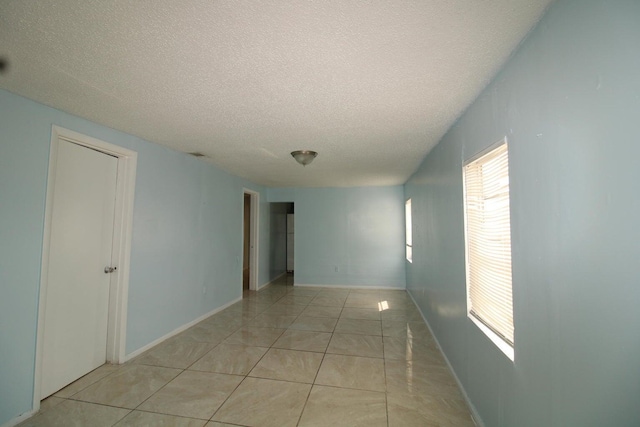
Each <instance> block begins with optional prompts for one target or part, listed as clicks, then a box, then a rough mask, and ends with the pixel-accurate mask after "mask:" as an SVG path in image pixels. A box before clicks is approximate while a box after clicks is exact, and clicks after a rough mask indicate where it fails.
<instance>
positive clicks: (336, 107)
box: [0, 0, 550, 187]
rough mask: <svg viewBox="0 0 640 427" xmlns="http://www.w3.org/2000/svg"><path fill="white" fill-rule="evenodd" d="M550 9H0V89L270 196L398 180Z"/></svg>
mask: <svg viewBox="0 0 640 427" xmlns="http://www.w3.org/2000/svg"><path fill="white" fill-rule="evenodd" d="M549 3H550V0H540V1H534V0H415V1H410V0H407V1H384V0H378V1H375V0H370V1H364V0H341V1H337V0H318V1H310V0H270V1H266V0H263V1H257V0H256V1H247V0H221V1H211V0H201V1H193V0H189V1H177V0H147V1H143V0H137V1H124V0H120V1H116V0H111V1H108V0H57V1H24V0H10V1H7V0H2V1H1V2H0V55H2V56H4V57H5V58H6V59H7V60H8V61H9V69H8V71H7V72H5V73H4V74H2V75H0V87H3V88H5V89H7V90H9V91H11V92H14V93H17V94H20V95H23V96H26V97H28V98H31V99H34V100H36V101H39V102H42V103H44V104H47V105H50V106H52V107H55V108H58V109H61V110H63V111H67V112H70V113H73V114H76V115H79V116H82V117H85V118H87V119H90V120H92V121H95V122H98V123H101V124H104V125H107V126H110V127H113V128H115V129H119V130H122V131H125V132H128V133H131V134H133V135H137V136H139V137H142V138H144V139H147V140H149V141H153V142H156V143H159V144H163V145H166V146H169V147H173V148H174V149H176V150H180V151H184V152H196V151H197V152H201V153H204V154H205V155H206V156H207V157H206V160H205V161H210V162H212V163H214V164H216V165H218V166H219V167H221V168H222V169H224V170H227V171H229V172H231V173H233V174H235V175H239V176H242V177H245V178H247V179H249V180H251V181H254V182H256V183H260V184H264V185H268V186H315V187H318V186H367V185H394V184H402V183H404V182H405V181H406V180H407V178H408V177H409V176H410V175H411V174H412V173H413V172H414V171H415V170H416V168H417V167H418V166H419V164H420V162H421V161H422V159H423V158H424V156H425V155H426V154H427V153H428V152H429V150H430V149H431V148H433V146H434V145H435V144H436V143H437V142H438V141H439V139H440V138H441V137H442V136H443V135H444V133H445V132H446V131H447V130H448V128H449V127H450V126H451V125H452V124H453V122H454V121H455V119H456V118H457V117H458V116H459V115H460V114H461V112H462V111H464V109H465V108H466V107H467V106H468V105H469V104H470V103H471V102H472V101H473V99H474V98H475V97H476V96H477V95H478V93H479V92H480V91H481V90H482V89H483V88H484V87H485V86H486V84H487V83H488V82H489V80H490V79H491V78H492V77H493V76H494V75H495V73H496V72H497V70H498V69H499V67H500V66H502V64H503V63H504V62H505V60H506V59H507V57H508V56H509V54H510V53H511V52H512V51H513V49H514V48H515V47H516V46H517V44H518V43H519V42H520V40H521V39H522V38H523V37H524V36H525V35H526V33H527V32H528V31H529V30H530V29H531V27H532V26H533V25H534V24H535V23H536V22H537V20H538V19H539V18H540V16H541V15H542V13H543V12H544V10H545V9H546V7H547V6H548V4H549ZM298 149H312V150H316V151H318V152H319V153H320V155H319V156H318V158H317V159H316V160H315V161H314V163H313V164H312V165H310V166H307V167H306V168H303V167H302V166H300V165H298V164H297V163H296V162H295V161H294V160H293V158H292V157H291V156H290V155H289V152H291V151H293V150H298Z"/></svg>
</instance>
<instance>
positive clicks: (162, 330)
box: [0, 90, 270, 425]
mask: <svg viewBox="0 0 640 427" xmlns="http://www.w3.org/2000/svg"><path fill="white" fill-rule="evenodd" d="M52 124H56V125H59V126H62V127H64V128H68V129H71V130H74V131H77V132H80V133H83V134H86V135H88V136H91V137H94V138H98V139H101V140H103V141H106V142H110V143H112V144H116V145H119V146H122V147H126V148H130V149H132V150H135V151H137V152H138V169H137V180H136V194H135V206H134V220H133V241H132V254H131V275H130V285H129V306H128V321H127V344H126V351H127V353H131V352H133V351H135V350H137V349H139V348H141V347H142V346H144V345H146V344H148V343H149V342H152V341H154V340H155V339H157V338H159V337H161V336H163V335H165V334H167V333H169V332H171V331H172V330H174V329H175V328H178V327H180V326H182V325H183V324H185V323H188V322H190V321H192V320H194V319H196V318H198V317H199V316H201V315H203V314H205V313H207V312H209V311H211V310H213V309H215V308H217V307H219V306H221V305H223V304H225V303H227V302H230V301H232V300H234V299H236V298H239V297H240V296H241V289H242V284H241V283H242V281H241V277H242V275H241V274H242V273H241V257H242V238H241V233H242V204H243V196H242V193H243V188H248V189H251V190H254V191H259V192H261V204H260V221H261V224H263V226H262V227H261V228H260V236H259V239H260V241H259V245H260V246H259V248H260V254H261V255H262V257H261V259H260V265H259V282H260V283H261V284H262V283H265V282H267V281H269V277H270V276H269V269H268V265H269V264H268V263H269V252H268V251H269V226H268V224H269V205H268V203H267V198H266V193H265V192H264V189H263V188H262V187H260V186H257V185H254V184H252V183H249V182H247V181H244V180H242V179H240V178H237V177H234V176H232V175H229V174H227V173H225V172H222V171H220V170H219V169H217V168H215V167H214V166H212V165H209V164H207V163H205V162H203V161H200V160H197V159H195V158H193V157H191V156H188V155H185V154H182V153H178V152H176V151H173V150H170V149H168V148H165V147H162V146H159V145H156V144H152V143H149V142H146V141H143V140H141V139H139V138H136V137H133V136H131V135H127V134H125V133H122V132H118V131H114V130H112V129H109V128H106V127H104V126H100V125H97V124H95V123H91V122H89V121H87V120H83V119H80V118H78V117H75V116H71V115H69V114H66V113H63V112H61V111H58V110H55V109H52V108H48V107H46V106H44V105H41V104H38V103H36V102H33V101H30V100H27V99H25V98H22V97H19V96H16V95H13V94H11V93H8V92H6V91H3V90H0V425H1V424H4V423H5V422H7V421H8V420H10V419H13V418H14V417H16V416H18V415H20V414H21V413H24V412H27V411H29V410H31V407H32V397H33V375H34V366H35V343H36V325H37V313H38V295H39V283H40V265H41V254H42V236H43V228H44V225H43V224H44V211H45V194H46V185H47V168H48V162H49V145H50V138H51V126H52ZM203 290H204V291H205V293H204V294H203Z"/></svg>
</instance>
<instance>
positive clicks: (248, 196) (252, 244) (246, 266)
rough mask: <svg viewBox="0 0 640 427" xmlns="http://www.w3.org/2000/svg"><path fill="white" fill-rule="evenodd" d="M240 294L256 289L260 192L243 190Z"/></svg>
mask: <svg viewBox="0 0 640 427" xmlns="http://www.w3.org/2000/svg"><path fill="white" fill-rule="evenodd" d="M242 202H243V221H242V295H243V298H245V297H246V296H247V295H248V293H249V292H251V291H256V290H257V289H258V235H259V233H258V226H259V224H258V217H259V212H258V207H259V206H260V194H259V193H256V192H255V191H251V190H247V189H245V190H243V199H242Z"/></svg>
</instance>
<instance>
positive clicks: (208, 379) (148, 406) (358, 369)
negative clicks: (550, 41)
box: [20, 276, 474, 427]
mask: <svg viewBox="0 0 640 427" xmlns="http://www.w3.org/2000/svg"><path fill="white" fill-rule="evenodd" d="M20 425H21V426H89V425H90V426H113V425H116V426H119V427H122V426H185V427H186V426H189V427H191V426H193V427H202V426H207V427H220V426H228V425H229V426H274V427H282V426H349V427H352V426H367V427H375V426H404V427H409V426H421V427H423V426H456V427H458V426H473V425H474V423H473V421H472V420H471V417H470V414H469V411H468V408H467V406H466V403H465V401H464V399H463V398H462V395H461V393H460V391H459V389H458V387H457V385H456V382H455V380H454V379H453V377H452V375H451V373H450V372H449V369H448V368H447V366H446V363H445V362H444V359H443V358H442V355H441V353H440V351H439V350H438V349H437V347H436V344H435V342H434V340H433V338H432V337H431V334H430V333H429V330H428V328H427V327H426V326H425V324H424V322H423V320H422V318H421V316H420V313H419V312H418V311H417V309H416V307H415V305H414V304H413V302H412V301H411V299H410V298H409V296H408V294H407V293H406V292H405V291H401V290H398V291H394V290H357V289H333V288H308V287H293V286H291V278H290V277H289V278H287V277H285V276H283V277H282V279H281V280H280V281H279V282H277V283H274V284H272V285H270V286H268V287H266V288H265V289H263V290H262V291H259V292H249V293H248V294H245V298H244V299H243V300H242V301H241V302H238V303H236V304H234V305H233V306H231V307H228V308H227V309H225V310H223V311H221V312H219V313H217V314H215V315H214V316H211V317H209V318H208V319H206V320H204V321H202V322H200V323H199V324H197V325H195V326H193V327H191V328H189V329H188V330H186V331H184V332H182V333H180V334H179V335H177V336H175V337H173V338H171V339H169V340H167V341H165V342H163V343H162V344H160V345H158V346H156V347H154V348H152V349H151V350H149V351H147V352H146V353H144V354H142V355H140V356H138V357H137V358H135V359H133V360H131V361H130V362H128V363H126V364H124V365H120V366H114V365H104V366H102V367H100V368H98V369H97V370H95V371H93V372H91V373H89V374H88V375H86V376H85V377H83V378H81V379H79V380H78V381H76V382H75V383H73V384H71V385H69V386H67V387H66V388H64V389H62V390H60V391H59V392H58V393H56V394H55V395H53V396H51V397H49V398H48V399H46V400H45V401H43V402H42V407H41V411H40V413H39V414H38V415H36V416H34V417H32V418H30V419H28V420H26V421H25V422H24V423H22V424H20Z"/></svg>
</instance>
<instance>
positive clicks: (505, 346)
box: [462, 137, 515, 361]
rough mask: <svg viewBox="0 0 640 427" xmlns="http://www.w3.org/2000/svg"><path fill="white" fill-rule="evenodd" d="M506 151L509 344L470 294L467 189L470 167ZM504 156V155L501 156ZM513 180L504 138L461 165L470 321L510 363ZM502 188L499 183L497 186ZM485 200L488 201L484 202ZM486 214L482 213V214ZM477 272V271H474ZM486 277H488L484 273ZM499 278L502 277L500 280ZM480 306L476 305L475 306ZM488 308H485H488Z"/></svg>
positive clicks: (483, 184) (512, 348)
mask: <svg viewBox="0 0 640 427" xmlns="http://www.w3.org/2000/svg"><path fill="white" fill-rule="evenodd" d="M503 147H504V150H505V151H506V153H504V154H506V156H507V159H506V162H507V164H506V173H507V176H506V178H507V184H506V187H507V198H506V202H507V204H508V205H509V206H508V207H507V215H508V220H507V221H506V222H507V224H508V227H509V232H508V236H509V257H508V263H509V265H508V266H509V292H510V294H511V311H510V319H509V322H510V323H511V325H512V329H511V337H512V338H513V339H512V340H509V339H508V338H507V337H506V335H505V334H502V333H500V328H499V327H496V326H495V325H491V324H490V322H488V321H487V320H486V319H482V318H481V317H480V316H478V315H477V314H475V313H473V312H472V311H473V304H472V293H471V286H472V283H471V280H472V279H471V263H472V256H471V254H470V246H471V244H470V239H472V237H471V236H470V235H471V232H472V230H471V229H470V226H469V218H468V216H469V212H468V209H469V198H468V191H467V190H468V185H467V180H468V178H467V172H468V170H469V166H471V165H477V164H478V162H481V164H484V163H488V162H490V161H491V160H494V159H495V158H496V157H490V158H489V159H487V160H485V162H482V160H483V158H486V157H488V156H491V155H492V154H494V153H495V152H496V151H497V150H500V149H503ZM498 155H501V154H498ZM509 176H510V168H509V146H508V141H507V138H506V137H504V138H503V139H501V140H500V141H498V142H496V143H495V144H492V145H491V146H489V147H487V148H486V149H484V150H482V151H480V152H479V153H477V154H476V155H474V156H473V157H471V158H469V159H468V160H466V161H465V162H463V165H462V182H463V210H464V240H465V275H466V296H467V317H468V318H469V319H471V321H472V322H473V323H474V324H475V325H476V326H477V327H478V328H479V329H480V330H481V331H482V332H483V333H484V334H485V335H487V337H488V338H489V339H490V340H491V341H492V342H493V343H494V344H495V345H496V346H497V347H498V348H499V349H500V350H501V351H502V352H503V353H504V354H505V355H506V356H507V357H509V359H511V361H514V360H515V325H514V321H513V319H514V316H513V269H512V266H511V254H512V251H513V250H512V245H511V212H510V202H511V189H510V183H509V181H508V179H509ZM495 179H496V180H500V179H504V176H503V175H502V176H499V177H496V178H495ZM493 184H494V185H495V184H496V183H495V181H494V182H493ZM497 184H498V185H499V183H497ZM481 185H482V187H481V193H482V194H484V189H485V183H484V182H482V183H481ZM490 185H492V184H491V183H489V184H487V186H490ZM484 200H486V199H484ZM484 212H485V211H484V210H483V213H484ZM502 219H504V217H502ZM502 231H503V232H504V229H502ZM477 239H478V236H475V237H474V238H473V240H474V241H476V240H477ZM494 239H497V240H499V236H496V237H494ZM479 267H481V266H478V265H477V264H476V265H475V266H474V268H475V269H476V270H477V269H478V268H479ZM502 267H506V264H505V265H502ZM474 271H475V270H474ZM485 274H486V273H485ZM499 277H500V276H499ZM502 279H504V277H502ZM478 286H480V285H479V284H476V285H475V288H474V290H475V291H477V289H478ZM484 290H485V291H486V288H484ZM476 306H477V304H476ZM485 307H486V304H485ZM498 309H499V310H500V311H508V310H503V306H502V305H501V306H500V307H498Z"/></svg>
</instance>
